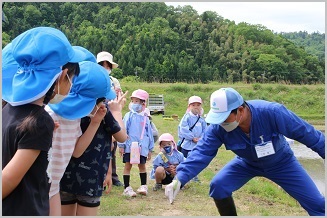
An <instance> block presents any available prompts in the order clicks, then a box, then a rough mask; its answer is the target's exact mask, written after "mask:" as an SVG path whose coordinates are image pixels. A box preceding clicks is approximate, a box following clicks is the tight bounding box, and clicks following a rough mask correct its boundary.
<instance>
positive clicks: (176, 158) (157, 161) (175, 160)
mask: <svg viewBox="0 0 327 218" xmlns="http://www.w3.org/2000/svg"><path fill="white" fill-rule="evenodd" d="M164 155H165V156H166V157H167V159H168V162H164V161H163V159H162V157H161V155H160V154H158V155H157V156H156V157H155V158H154V160H153V161H152V164H153V168H152V170H151V173H150V178H151V179H155V177H154V174H155V172H156V169H157V167H159V166H162V167H163V168H167V167H169V165H178V164H180V163H182V162H183V161H184V160H185V158H184V155H183V154H182V153H181V152H179V151H177V150H176V149H173V153H172V155H171V156H169V155H166V154H164ZM166 172H167V171H166ZM167 173H168V174H170V173H169V172H167Z"/></svg>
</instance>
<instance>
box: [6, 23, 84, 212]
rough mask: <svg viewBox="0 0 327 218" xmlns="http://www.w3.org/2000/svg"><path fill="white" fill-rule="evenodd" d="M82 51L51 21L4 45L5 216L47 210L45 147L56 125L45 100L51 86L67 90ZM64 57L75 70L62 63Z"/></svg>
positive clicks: (77, 70) (63, 90)
mask: <svg viewBox="0 0 327 218" xmlns="http://www.w3.org/2000/svg"><path fill="white" fill-rule="evenodd" d="M45 39H46V40H45ZM31 44H32V45H33V46H31ZM40 51H42V52H40ZM68 53H69V54H70V55H68ZM81 56H83V55H81V54H80V53H79V52H77V51H75V49H73V48H72V46H71V45H70V43H69V41H68V39H67V38H66V36H65V35H64V34H63V33H62V32H61V31H59V30H57V29H54V28H50V27H37V28H33V29H30V30H28V31H26V32H24V33H22V34H20V35H19V36H17V37H16V38H15V39H14V40H13V41H12V42H11V43H9V44H8V45H7V46H6V47H5V48H4V49H3V51H2V85H3V87H2V97H3V99H4V100H5V101H6V102H8V103H7V104H6V105H5V106H4V108H3V110H2V215H4V216H22V215H25V216H26V215H27V216H48V215H49V183H48V177H47V173H46V169H47V166H48V160H47V153H48V150H49V149H50V147H51V142H52V135H53V131H54V127H55V125H54V122H53V120H52V118H51V117H50V116H49V114H48V113H47V112H46V111H45V110H44V106H45V105H46V104H48V102H49V101H50V99H53V97H54V96H53V92H54V91H55V90H58V92H55V93H57V95H58V94H60V95H64V96H65V95H66V94H67V93H68V92H69V89H70V87H71V83H70V80H71V78H72V77H74V76H77V75H78V73H79V67H78V64H77V62H78V61H79V60H81V59H82V58H81ZM68 62H71V63H70V65H74V66H75V68H74V71H70V70H69V69H67V68H66V67H65V66H67V63H68ZM73 62H75V64H72V63H73ZM45 66H46V67H45ZM59 86H60V87H61V89H60V91H59Z"/></svg>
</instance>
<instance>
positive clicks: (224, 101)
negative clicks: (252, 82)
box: [205, 88, 244, 124]
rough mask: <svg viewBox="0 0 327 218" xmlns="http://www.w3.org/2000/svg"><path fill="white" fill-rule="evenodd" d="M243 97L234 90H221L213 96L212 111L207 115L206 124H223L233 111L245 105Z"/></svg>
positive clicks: (211, 98)
mask: <svg viewBox="0 0 327 218" xmlns="http://www.w3.org/2000/svg"><path fill="white" fill-rule="evenodd" d="M243 102H244V100H243V97H242V96H241V95H240V94H239V93H238V92H237V91H236V90H235V89H233V88H221V89H219V90H217V91H215V92H213V93H212V94H211V97H210V108H211V109H210V111H209V113H208V114H207V117H206V119H205V120H206V122H207V123H211V124H221V123H222V122H224V121H225V120H226V119H227V118H228V116H229V115H230V113H231V111H232V110H234V109H236V108H238V107H239V106H241V105H242V104H243Z"/></svg>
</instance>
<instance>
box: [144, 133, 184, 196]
mask: <svg viewBox="0 0 327 218" xmlns="http://www.w3.org/2000/svg"><path fill="white" fill-rule="evenodd" d="M158 141H159V146H160V152H159V153H158V155H157V156H156V157H155V159H154V160H153V168H152V170H151V173H150V178H151V179H155V180H156V184H155V186H154V187H153V191H157V190H161V189H162V185H167V184H170V183H171V182H172V181H173V179H174V177H175V175H176V167H177V166H178V165H179V164H180V163H182V162H183V161H184V159H185V158H184V155H183V154H182V153H181V152H179V151H178V150H177V146H176V143H175V140H174V137H173V136H172V135H171V134H169V133H163V134H162V135H161V136H160V137H159V140H158Z"/></svg>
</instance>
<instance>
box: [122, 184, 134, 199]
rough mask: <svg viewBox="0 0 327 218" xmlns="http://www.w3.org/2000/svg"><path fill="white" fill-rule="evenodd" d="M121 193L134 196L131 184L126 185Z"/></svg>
mask: <svg viewBox="0 0 327 218" xmlns="http://www.w3.org/2000/svg"><path fill="white" fill-rule="evenodd" d="M123 195H124V196H129V197H135V196H136V193H135V192H134V191H133V188H132V187H131V186H128V187H127V188H125V190H124V192H123Z"/></svg>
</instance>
